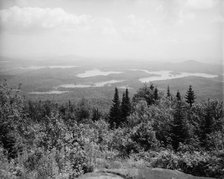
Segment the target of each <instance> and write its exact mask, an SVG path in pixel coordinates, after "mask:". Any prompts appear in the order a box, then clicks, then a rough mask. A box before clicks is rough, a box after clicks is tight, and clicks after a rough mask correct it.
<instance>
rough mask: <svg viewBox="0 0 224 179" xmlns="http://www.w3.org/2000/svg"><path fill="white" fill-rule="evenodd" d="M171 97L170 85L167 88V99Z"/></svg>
mask: <svg viewBox="0 0 224 179" xmlns="http://www.w3.org/2000/svg"><path fill="white" fill-rule="evenodd" d="M170 96H171V94H170V87H169V85H168V87H167V93H166V97H168V98H169V97H170Z"/></svg>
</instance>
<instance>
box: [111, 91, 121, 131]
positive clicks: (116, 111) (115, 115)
mask: <svg viewBox="0 0 224 179" xmlns="http://www.w3.org/2000/svg"><path fill="white" fill-rule="evenodd" d="M109 123H110V127H111V128H116V127H119V125H120V123H121V111H120V100H119V93H118V89H117V88H115V93H114V99H113V104H112V106H111V108H110V113H109Z"/></svg>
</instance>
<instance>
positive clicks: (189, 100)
mask: <svg viewBox="0 0 224 179" xmlns="http://www.w3.org/2000/svg"><path fill="white" fill-rule="evenodd" d="M195 98H196V96H195V94H194V91H193V90H192V86H191V85H190V86H189V89H188V91H187V93H186V95H185V99H186V102H187V103H188V104H189V105H190V107H192V105H193V103H194V102H195Z"/></svg>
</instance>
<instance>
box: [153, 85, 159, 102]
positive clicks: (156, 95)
mask: <svg viewBox="0 0 224 179" xmlns="http://www.w3.org/2000/svg"><path fill="white" fill-rule="evenodd" d="M154 99H155V100H158V99H159V94H158V89H157V88H155V90H154Z"/></svg>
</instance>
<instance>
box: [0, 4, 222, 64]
mask: <svg viewBox="0 0 224 179" xmlns="http://www.w3.org/2000/svg"><path fill="white" fill-rule="evenodd" d="M223 11H224V1H223V0H1V1H0V56H8V57H17V58H24V57H29V58H30V59H36V58H37V57H45V56H65V55H76V56H82V57H89V58H99V59H103V60H107V59H132V60H139V59H144V60H163V61H185V60H198V61H202V62H209V63H221V62H222V60H223V56H224V44H223V41H224V34H223V33H224V30H223V23H224V12H223Z"/></svg>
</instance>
